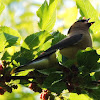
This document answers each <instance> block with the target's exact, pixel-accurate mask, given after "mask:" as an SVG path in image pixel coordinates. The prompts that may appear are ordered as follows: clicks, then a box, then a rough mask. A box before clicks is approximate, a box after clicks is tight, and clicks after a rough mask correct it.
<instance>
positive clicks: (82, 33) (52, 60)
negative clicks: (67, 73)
mask: <svg viewBox="0 0 100 100" xmlns="http://www.w3.org/2000/svg"><path fill="white" fill-rule="evenodd" d="M89 20H90V18H88V19H81V20H77V21H76V22H75V23H74V24H73V25H72V26H71V27H70V28H69V30H68V33H67V35H68V36H67V37H66V38H64V39H63V40H61V41H60V42H58V43H56V44H55V45H53V46H51V47H50V48H49V49H47V50H46V51H44V52H43V53H42V54H41V55H40V56H38V57H37V58H36V59H33V60H32V61H30V62H28V63H27V64H25V65H21V66H19V67H17V68H15V70H14V71H15V72H20V71H24V70H28V69H36V70H42V69H48V68H53V67H54V68H58V67H59V66H60V64H59V63H58V61H57V58H56V54H55V52H56V51H57V50H59V51H60V53H61V54H62V55H63V56H65V57H67V58H68V59H75V57H76V54H77V52H78V51H79V50H84V49H86V48H87V47H91V48H92V38H91V35H90V33H89V27H90V26H91V25H92V24H93V23H95V22H89Z"/></svg>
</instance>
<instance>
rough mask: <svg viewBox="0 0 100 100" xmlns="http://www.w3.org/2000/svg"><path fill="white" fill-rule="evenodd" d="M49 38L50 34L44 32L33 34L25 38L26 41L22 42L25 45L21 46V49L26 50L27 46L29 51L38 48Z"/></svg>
mask: <svg viewBox="0 0 100 100" xmlns="http://www.w3.org/2000/svg"><path fill="white" fill-rule="evenodd" d="M49 36H51V34H49V33H48V32H46V31H40V32H37V33H33V34H31V35H29V36H27V37H26V39H25V40H24V42H25V43H24V44H25V45H24V44H22V47H23V48H26V45H27V48H30V49H33V48H38V47H39V46H41V45H42V44H43V43H44V42H45V41H46V39H47V38H48V37H49ZM27 48H26V49H27Z"/></svg>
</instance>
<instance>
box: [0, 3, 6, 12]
mask: <svg viewBox="0 0 100 100" xmlns="http://www.w3.org/2000/svg"><path fill="white" fill-rule="evenodd" d="M4 9H5V6H4V4H3V3H0V14H1V13H2V11H3V10H4Z"/></svg>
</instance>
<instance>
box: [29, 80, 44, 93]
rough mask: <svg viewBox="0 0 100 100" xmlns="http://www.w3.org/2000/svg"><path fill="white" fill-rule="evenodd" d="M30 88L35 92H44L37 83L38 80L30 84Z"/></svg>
mask: <svg viewBox="0 0 100 100" xmlns="http://www.w3.org/2000/svg"><path fill="white" fill-rule="evenodd" d="M29 88H30V89H31V90H33V91H34V92H42V89H41V88H40V87H39V86H38V85H37V83H36V82H33V83H31V84H30V85H29Z"/></svg>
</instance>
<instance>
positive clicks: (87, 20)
mask: <svg viewBox="0 0 100 100" xmlns="http://www.w3.org/2000/svg"><path fill="white" fill-rule="evenodd" d="M89 20H90V18H88V19H86V22H87V23H88V24H90V26H91V25H92V24H93V23H95V22H89Z"/></svg>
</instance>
